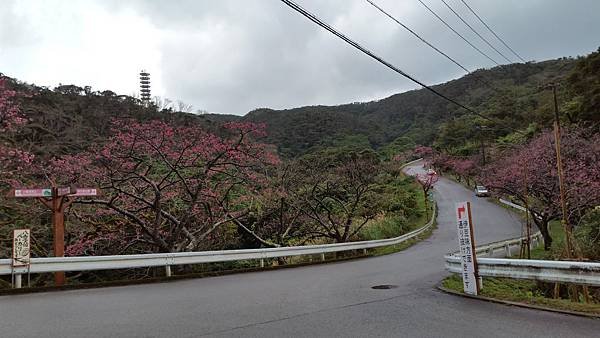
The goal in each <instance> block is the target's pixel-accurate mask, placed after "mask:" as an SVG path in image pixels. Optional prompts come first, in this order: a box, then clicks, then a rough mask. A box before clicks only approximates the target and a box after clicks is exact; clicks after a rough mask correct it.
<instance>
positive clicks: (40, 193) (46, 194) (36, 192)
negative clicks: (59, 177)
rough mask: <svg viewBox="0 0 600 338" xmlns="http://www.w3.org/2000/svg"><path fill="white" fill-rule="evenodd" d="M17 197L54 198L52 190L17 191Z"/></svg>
mask: <svg viewBox="0 0 600 338" xmlns="http://www.w3.org/2000/svg"><path fill="white" fill-rule="evenodd" d="M15 197H52V189H50V188H44V189H15Z"/></svg>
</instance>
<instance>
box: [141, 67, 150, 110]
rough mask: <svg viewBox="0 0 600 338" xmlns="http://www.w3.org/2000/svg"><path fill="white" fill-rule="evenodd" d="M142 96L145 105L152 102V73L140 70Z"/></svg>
mask: <svg viewBox="0 0 600 338" xmlns="http://www.w3.org/2000/svg"><path fill="white" fill-rule="evenodd" d="M140 98H141V99H142V102H143V103H144V104H145V105H148V104H149V103H150V73H148V72H146V71H145V70H142V71H141V72H140Z"/></svg>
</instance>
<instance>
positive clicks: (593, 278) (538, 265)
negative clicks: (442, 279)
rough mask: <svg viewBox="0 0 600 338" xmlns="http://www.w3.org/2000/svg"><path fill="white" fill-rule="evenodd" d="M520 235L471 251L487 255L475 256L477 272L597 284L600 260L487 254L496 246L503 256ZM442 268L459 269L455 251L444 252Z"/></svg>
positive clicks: (536, 237)
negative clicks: (583, 260) (443, 265)
mask: <svg viewBox="0 0 600 338" xmlns="http://www.w3.org/2000/svg"><path fill="white" fill-rule="evenodd" d="M500 202H501V203H504V204H507V205H510V206H512V207H515V208H517V209H519V210H522V209H521V208H523V207H522V206H520V205H518V204H514V203H511V202H508V201H505V200H500ZM524 239H525V238H524V237H521V238H515V239H509V240H505V241H500V242H495V243H490V244H485V245H482V246H478V247H477V248H476V249H475V251H476V252H477V253H478V254H480V256H481V254H486V255H487V256H488V257H481V258H479V257H478V258H477V266H478V269H479V276H482V277H483V276H485V277H506V278H516V279H530V280H538V281H544V282H560V283H574V284H582V285H590V286H600V263H592V262H578V261H545V260H533V259H510V258H490V257H492V256H493V255H494V253H496V252H497V251H498V250H500V251H501V252H503V254H504V255H505V257H510V256H511V255H512V248H513V247H515V246H518V247H520V246H521V243H522V241H523V240H524ZM541 243H542V238H541V233H539V232H537V233H536V234H534V235H533V236H532V244H533V245H534V246H536V245H539V244H541ZM444 259H445V261H446V263H445V265H446V269H447V270H448V271H450V272H453V273H462V265H461V257H460V256H458V255H457V253H451V254H447V255H445V256H444Z"/></svg>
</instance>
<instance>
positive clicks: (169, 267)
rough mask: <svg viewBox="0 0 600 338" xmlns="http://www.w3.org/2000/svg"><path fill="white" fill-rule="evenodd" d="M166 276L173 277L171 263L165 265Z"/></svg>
mask: <svg viewBox="0 0 600 338" xmlns="http://www.w3.org/2000/svg"><path fill="white" fill-rule="evenodd" d="M165 276H167V277H171V266H170V265H166V266H165Z"/></svg>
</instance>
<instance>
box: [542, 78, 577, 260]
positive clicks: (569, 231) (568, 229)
mask: <svg viewBox="0 0 600 338" xmlns="http://www.w3.org/2000/svg"><path fill="white" fill-rule="evenodd" d="M556 87H558V83H549V84H548V85H547V86H546V88H551V89H552V96H553V97H554V145H555V147H556V169H557V171H558V186H559V189H560V207H561V209H562V225H563V227H564V230H565V243H566V249H567V250H566V251H567V252H566V257H565V258H572V257H573V256H574V251H573V228H572V226H571V225H570V224H569V220H568V217H567V215H568V214H567V201H566V199H565V178H564V173H563V163H562V157H561V148H560V136H561V133H560V117H559V113H558V99H557V98H556Z"/></svg>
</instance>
